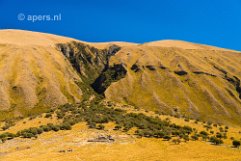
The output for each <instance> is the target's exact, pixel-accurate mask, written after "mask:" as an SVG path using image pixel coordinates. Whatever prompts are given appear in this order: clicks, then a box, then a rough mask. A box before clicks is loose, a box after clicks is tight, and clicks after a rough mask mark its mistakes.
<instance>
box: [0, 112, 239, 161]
mask: <svg viewBox="0 0 241 161" xmlns="http://www.w3.org/2000/svg"><path fill="white" fill-rule="evenodd" d="M149 114H150V115H152V114H151V113H149ZM162 117H166V116H162ZM169 118H170V120H171V121H173V122H176V123H177V124H186V125H194V123H192V121H191V122H184V121H183V120H181V119H177V118H173V117H170V116H169ZM38 119H39V118H37V119H36V121H38ZM36 121H34V120H30V121H29V124H32V125H35V122H36ZM43 122H44V121H43ZM17 126H18V127H20V126H21V122H19V123H18V124H17ZM113 127H114V124H113V123H108V124H107V125H106V126H105V130H104V131H102V130H95V129H88V128H87V127H86V124H85V123H79V124H76V125H75V126H74V127H73V129H72V130H69V131H58V132H48V133H43V134H41V135H40V136H39V137H38V138H37V139H20V138H16V139H13V140H9V141H6V142H5V143H4V144H1V145H0V160H4V161H15V160H20V161H26V160H28V161H42V160H49V161H65V160H73V161H75V160H76V161H78V160H83V161H143V160H146V161H173V160H175V161H239V160H241V149H234V148H231V145H230V144H229V142H225V144H224V145H221V146H214V145H210V144H209V143H208V142H203V141H189V142H187V143H185V142H182V143H181V144H179V145H174V144H173V143H172V142H167V141H162V140H161V139H152V138H136V137H133V136H131V135H126V134H125V133H123V132H120V131H113V130H112V129H113ZM195 127H196V128H198V129H200V130H201V128H202V125H201V123H199V124H195ZM235 130H238V128H230V131H229V132H228V133H230V134H231V133H233V132H235ZM99 135H112V136H113V137H114V138H115V142H114V143H90V142H87V140H88V139H91V138H96V137H97V136H99ZM239 137H240V135H239ZM63 151H64V152H63Z"/></svg>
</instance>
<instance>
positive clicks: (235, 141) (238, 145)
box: [232, 140, 240, 148]
mask: <svg viewBox="0 0 241 161" xmlns="http://www.w3.org/2000/svg"><path fill="white" fill-rule="evenodd" d="M232 143H233V147H235V148H239V147H240V141H238V140H233V142H232Z"/></svg>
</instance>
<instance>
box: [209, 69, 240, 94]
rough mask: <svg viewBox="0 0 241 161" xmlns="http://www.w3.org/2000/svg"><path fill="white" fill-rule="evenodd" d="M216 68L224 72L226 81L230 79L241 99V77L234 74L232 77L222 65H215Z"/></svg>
mask: <svg viewBox="0 0 241 161" xmlns="http://www.w3.org/2000/svg"><path fill="white" fill-rule="evenodd" d="M214 68H215V69H217V70H219V71H220V72H222V73H223V74H224V78H223V79H225V80H226V81H228V82H229V83H231V84H232V85H233V86H234V87H235V90H236V92H237V93H238V95H239V99H241V86H240V79H239V78H238V77H236V76H232V77H230V76H229V74H228V72H227V71H225V70H224V69H221V68H220V67H217V66H215V65H214Z"/></svg>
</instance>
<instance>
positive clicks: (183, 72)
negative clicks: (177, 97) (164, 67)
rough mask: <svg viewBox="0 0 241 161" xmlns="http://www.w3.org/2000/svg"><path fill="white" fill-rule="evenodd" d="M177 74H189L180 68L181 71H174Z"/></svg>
mask: <svg viewBox="0 0 241 161" xmlns="http://www.w3.org/2000/svg"><path fill="white" fill-rule="evenodd" d="M174 73H175V74H177V75H180V76H183V75H187V74H188V73H187V72H186V71H184V70H180V71H174Z"/></svg>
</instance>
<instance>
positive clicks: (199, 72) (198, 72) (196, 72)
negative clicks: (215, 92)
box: [193, 71, 216, 77]
mask: <svg viewBox="0 0 241 161" xmlns="http://www.w3.org/2000/svg"><path fill="white" fill-rule="evenodd" d="M193 73H194V74H198V75H200V74H203V75H208V76H212V77H216V75H214V74H210V73H206V72H201V71H195V72H193Z"/></svg>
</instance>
